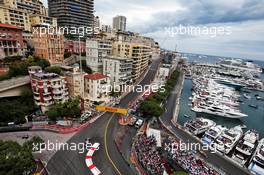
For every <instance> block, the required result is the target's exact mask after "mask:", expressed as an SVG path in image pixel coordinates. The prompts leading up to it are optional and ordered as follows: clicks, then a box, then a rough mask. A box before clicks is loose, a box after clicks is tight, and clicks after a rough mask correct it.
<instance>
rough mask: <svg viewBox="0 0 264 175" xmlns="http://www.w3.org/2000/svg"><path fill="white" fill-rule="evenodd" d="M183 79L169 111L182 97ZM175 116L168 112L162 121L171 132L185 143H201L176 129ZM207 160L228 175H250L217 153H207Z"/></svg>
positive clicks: (174, 93)
mask: <svg viewBox="0 0 264 175" xmlns="http://www.w3.org/2000/svg"><path fill="white" fill-rule="evenodd" d="M182 79H183V76H180V79H179V81H178V83H177V84H176V86H175V87H174V90H173V92H172V93H171V95H170V96H169V97H168V99H167V103H166V104H165V107H166V108H167V109H173V108H174V107H175V106H174V105H175V99H176V98H180V95H181V94H179V93H177V92H178V89H180V88H181V87H180V86H181V81H182ZM172 116H173V111H172V110H168V111H167V112H165V113H164V114H163V116H162V117H161V121H162V122H163V123H164V124H165V125H166V126H167V127H169V128H170V130H171V131H172V132H173V133H174V134H175V135H177V137H179V138H180V139H182V141H183V142H185V143H199V142H198V141H197V140H196V139H195V138H194V137H191V136H190V135H189V134H188V133H187V132H185V131H183V130H181V129H179V128H177V127H175V126H174V125H173V123H172V122H171V119H172ZM206 155H207V158H206V161H208V162H209V163H211V164H212V165H214V166H215V167H217V168H220V169H221V170H223V171H224V172H225V173H226V174H227V175H234V174H239V175H248V174H249V173H248V172H247V171H245V170H243V169H241V168H240V167H238V165H234V164H233V163H231V162H230V161H227V160H226V159H225V158H224V157H222V156H220V155H218V154H215V153H210V152H208V151H207V152H206Z"/></svg>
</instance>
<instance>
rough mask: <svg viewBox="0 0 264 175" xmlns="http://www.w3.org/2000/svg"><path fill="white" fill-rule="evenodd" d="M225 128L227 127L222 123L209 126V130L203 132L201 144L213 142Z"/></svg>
mask: <svg viewBox="0 0 264 175" xmlns="http://www.w3.org/2000/svg"><path fill="white" fill-rule="evenodd" d="M225 130H227V128H226V127H224V126H222V125H217V126H214V127H211V128H210V129H209V130H207V131H206V132H205V134H204V135H203V137H202V139H201V140H202V142H203V144H207V145H211V144H213V143H214V141H215V139H216V138H217V137H219V136H220V135H221V134H222V133H223V132H224V131H225Z"/></svg>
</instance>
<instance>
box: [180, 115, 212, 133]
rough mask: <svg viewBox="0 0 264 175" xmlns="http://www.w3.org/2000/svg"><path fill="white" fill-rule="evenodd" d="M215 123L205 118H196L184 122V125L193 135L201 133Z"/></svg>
mask: <svg viewBox="0 0 264 175" xmlns="http://www.w3.org/2000/svg"><path fill="white" fill-rule="evenodd" d="M215 125H216V124H215V122H214V121H212V120H209V119H205V118H196V119H192V120H188V121H187V122H185V123H184V127H185V128H186V129H187V130H188V131H190V132H191V133H193V134H194V135H199V134H202V133H204V132H205V131H207V130H208V129H209V128H211V127H213V126H215Z"/></svg>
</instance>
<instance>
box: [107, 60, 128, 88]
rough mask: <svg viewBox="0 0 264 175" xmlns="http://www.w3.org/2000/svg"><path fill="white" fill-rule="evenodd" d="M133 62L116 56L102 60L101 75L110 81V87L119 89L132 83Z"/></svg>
mask: <svg viewBox="0 0 264 175" xmlns="http://www.w3.org/2000/svg"><path fill="white" fill-rule="evenodd" d="M132 66H133V60H132V59H130V58H123V57H118V56H107V57H105V58H103V74H104V75H107V76H108V77H109V78H110V80H111V85H112V87H115V88H117V87H120V86H123V85H128V84H131V83H132Z"/></svg>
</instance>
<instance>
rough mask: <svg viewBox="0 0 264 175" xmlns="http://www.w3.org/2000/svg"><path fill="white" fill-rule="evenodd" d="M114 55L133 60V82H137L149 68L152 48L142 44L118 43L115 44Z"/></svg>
mask: <svg viewBox="0 0 264 175" xmlns="http://www.w3.org/2000/svg"><path fill="white" fill-rule="evenodd" d="M113 55H116V56H119V57H124V58H131V59H132V60H133V66H132V80H133V81H134V82H135V81H137V80H138V79H139V78H140V77H141V76H142V74H143V73H144V72H145V70H146V69H147V67H148V63H149V60H150V58H151V47H150V46H147V45H144V44H142V43H134V42H125V41H117V42H114V43H113Z"/></svg>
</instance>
